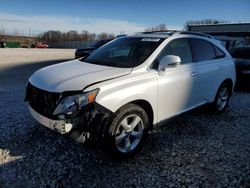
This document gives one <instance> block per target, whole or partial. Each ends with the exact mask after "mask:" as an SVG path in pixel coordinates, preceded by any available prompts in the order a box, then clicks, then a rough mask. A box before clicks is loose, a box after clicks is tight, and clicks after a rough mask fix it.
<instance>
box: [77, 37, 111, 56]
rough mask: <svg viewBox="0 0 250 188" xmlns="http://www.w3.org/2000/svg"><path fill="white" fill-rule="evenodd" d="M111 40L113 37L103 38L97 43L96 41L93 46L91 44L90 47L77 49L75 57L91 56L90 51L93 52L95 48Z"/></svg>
mask: <svg viewBox="0 0 250 188" xmlns="http://www.w3.org/2000/svg"><path fill="white" fill-rule="evenodd" d="M111 40H113V39H103V40H100V41H98V42H97V43H95V44H94V45H93V46H91V47H89V48H81V49H77V50H76V51H75V59H78V58H83V57H87V56H89V55H90V53H91V52H93V51H94V50H95V49H97V48H99V47H101V46H103V45H104V44H106V43H108V42H110V41H111Z"/></svg>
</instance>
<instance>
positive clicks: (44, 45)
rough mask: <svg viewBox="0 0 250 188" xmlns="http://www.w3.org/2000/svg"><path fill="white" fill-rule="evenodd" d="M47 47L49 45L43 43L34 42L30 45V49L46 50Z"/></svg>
mask: <svg viewBox="0 0 250 188" xmlns="http://www.w3.org/2000/svg"><path fill="white" fill-rule="evenodd" d="M48 47H49V45H48V44H45V43H43V42H35V43H34V44H32V45H31V48H48Z"/></svg>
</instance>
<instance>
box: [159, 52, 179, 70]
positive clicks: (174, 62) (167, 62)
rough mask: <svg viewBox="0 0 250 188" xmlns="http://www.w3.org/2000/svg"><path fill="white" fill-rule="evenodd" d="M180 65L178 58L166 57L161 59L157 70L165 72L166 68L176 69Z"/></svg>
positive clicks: (173, 56) (174, 56)
mask: <svg viewBox="0 0 250 188" xmlns="http://www.w3.org/2000/svg"><path fill="white" fill-rule="evenodd" d="M180 63H181V58H180V57H179V56H176V55H166V56H164V57H163V58H162V59H161V61H160V63H159V67H158V70H159V71H165V69H166V68H167V67H176V66H178V65H180Z"/></svg>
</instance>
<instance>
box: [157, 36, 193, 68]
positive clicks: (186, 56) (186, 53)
mask: <svg viewBox="0 0 250 188" xmlns="http://www.w3.org/2000/svg"><path fill="white" fill-rule="evenodd" d="M166 55H176V56H179V57H180V58H181V64H187V63H192V61H193V60H192V59H193V58H192V51H191V47H190V42H189V40H188V39H185V38H182V39H175V40H173V41H171V42H170V43H168V44H167V46H165V48H164V49H163V50H162V52H161V53H160V55H159V57H158V61H159V62H160V61H161V59H162V58H163V57H164V56H166Z"/></svg>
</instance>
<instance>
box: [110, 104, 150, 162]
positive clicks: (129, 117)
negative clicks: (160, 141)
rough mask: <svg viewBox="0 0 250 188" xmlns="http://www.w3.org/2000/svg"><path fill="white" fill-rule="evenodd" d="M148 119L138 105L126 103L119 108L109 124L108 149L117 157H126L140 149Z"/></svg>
mask: <svg viewBox="0 0 250 188" xmlns="http://www.w3.org/2000/svg"><path fill="white" fill-rule="evenodd" d="M148 125H149V119H148V116H147V113H146V112H145V110H144V109H142V108H141V107H140V106H138V105H135V104H128V105H126V106H124V107H122V108H121V109H119V110H118V111H117V112H116V113H115V115H114V118H113V119H112V121H111V124H110V126H109V128H108V129H109V130H108V132H109V133H108V135H107V136H106V140H107V141H108V142H107V144H108V149H109V151H111V152H112V153H113V154H114V155H115V156H116V157H118V158H128V157H131V156H133V155H135V154H136V153H138V152H139V151H140V150H141V149H142V145H143V142H144V140H145V137H146V134H147V127H148Z"/></svg>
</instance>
